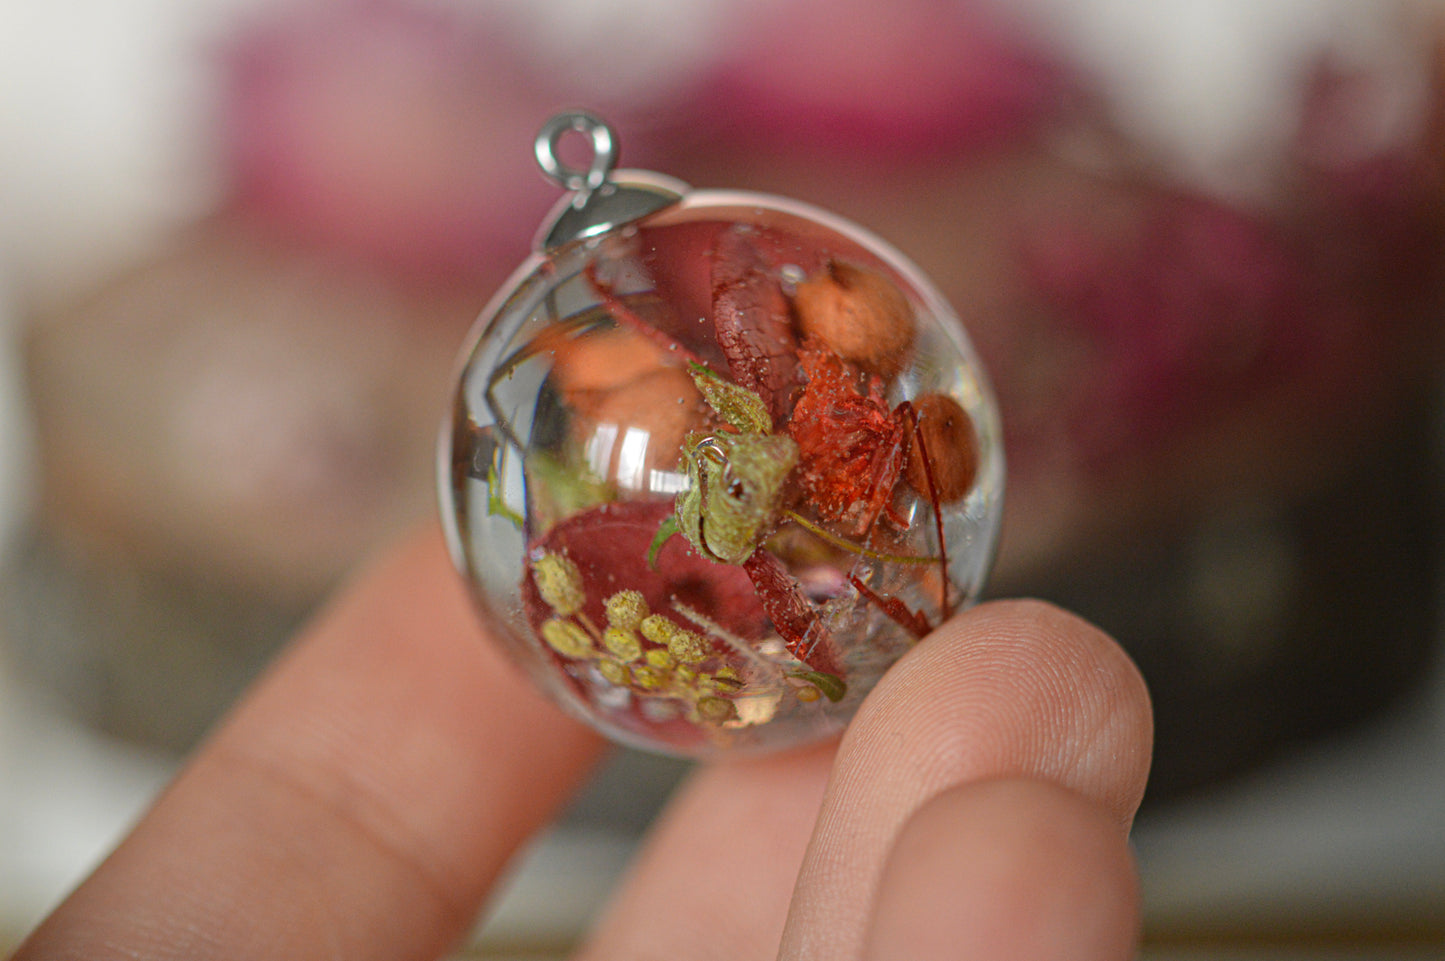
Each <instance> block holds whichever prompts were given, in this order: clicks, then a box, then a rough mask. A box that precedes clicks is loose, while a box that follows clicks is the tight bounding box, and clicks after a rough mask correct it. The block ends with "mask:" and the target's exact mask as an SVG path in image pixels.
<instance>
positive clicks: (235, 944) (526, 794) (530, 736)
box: [16, 531, 600, 961]
mask: <svg viewBox="0 0 1445 961" xmlns="http://www.w3.org/2000/svg"><path fill="white" fill-rule="evenodd" d="M599 751H600V743H599V741H598V739H597V738H596V736H595V735H593V734H592V733H590V732H589V731H587V730H585V729H584V728H583V727H582V726H581V725H580V724H578V723H576V722H574V721H572V720H571V719H569V718H566V717H564V716H563V715H562V714H561V713H560V712H559V711H557V710H556V709H555V708H554V707H552V706H551V705H550V704H548V703H546V702H544V701H543V699H542V698H541V696H540V695H538V694H536V693H534V691H533V689H532V686H531V685H529V684H526V683H524V682H523V681H522V680H521V679H520V677H519V676H518V674H517V672H516V671H515V669H514V668H513V667H512V666H511V665H510V664H508V663H506V662H505V656H504V655H503V654H502V653H501V652H500V651H499V650H497V649H496V648H495V646H494V645H491V644H488V643H487V642H486V640H485V639H484V638H483V637H482V636H481V633H480V630H479V628H478V626H477V624H476V621H475V618H474V616H473V612H472V610H471V608H470V604H469V601H468V598H467V597H466V594H465V592H464V590H463V588H462V586H461V583H460V580H459V578H457V577H456V575H455V574H454V572H453V571H452V570H451V565H450V563H449V561H448V559H447V557H446V552H445V549H444V547H443V544H442V539H441V536H440V534H439V533H438V532H435V531H431V532H428V533H426V534H425V535H423V536H420V537H417V538H415V539H414V540H412V541H411V542H409V543H408V544H407V545H405V546H404V548H403V549H401V550H399V551H398V552H396V553H395V554H394V555H392V556H390V557H389V558H388V559H386V560H385V561H384V562H383V563H382V564H380V565H379V566H378V567H377V568H375V569H374V570H373V571H371V572H370V573H369V574H368V575H367V576H365V577H363V578H362V579H361V581H360V582H359V583H358V585H357V586H356V587H355V588H354V589H352V590H351V591H350V592H348V593H347V594H345V595H344V596H343V597H342V598H341V599H340V600H339V601H338V602H337V603H336V604H335V605H334V606H333V607H332V608H331V609H330V610H329V611H327V612H326V613H325V614H324V615H323V616H322V617H321V618H320V619H319V620H318V622H317V623H316V624H315V626H314V627H313V628H311V629H310V630H309V631H307V632H306V633H305V634H303V636H302V637H301V638H300V639H299V641H298V643H297V644H296V645H295V647H294V648H293V649H292V650H291V651H290V652H289V654H288V655H287V656H285V657H284V658H283V659H282V660H281V661H280V662H279V663H278V664H277V665H276V667H275V668H273V670H272V671H271V672H270V674H269V675H268V676H267V677H266V678H264V679H263V680H262V682H261V683H260V684H258V685H257V687H256V688H255V689H254V690H253V692H252V693H251V694H250V695H249V696H248V697H247V698H246V699H245V700H244V701H243V702H242V703H241V704H240V705H239V707H238V708H237V709H236V711H235V712H234V713H233V715H232V716H231V718H230V719H229V720H228V721H226V722H225V723H224V724H223V726H222V727H221V728H220V729H219V730H218V731H217V732H216V733H215V735H214V736H213V737H212V738H211V739H210V741H209V742H208V743H207V744H206V745H205V746H204V747H203V748H202V749H201V751H200V752H199V753H198V754H197V756H196V757H195V758H194V759H193V760H192V761H191V763H190V764H188V765H187V768H186V770H185V771H184V772H183V773H182V774H181V776H180V777H179V778H178V779H177V780H176V782H175V783H174V784H172V785H171V787H170V788H169V789H168V790H167V791H166V792H165V793H164V794H163V795H162V796H161V798H160V799H159V800H158V801H157V803H156V804H155V806H154V807H153V808H152V810H151V811H150V812H149V813H148V814H147V815H146V816H145V818H144V819H143V820H142V821H141V823H140V824H139V825H138V826H137V827H136V829H135V830H134V832H133V833H132V834H131V835H130V837H128V838H127V839H126V840H125V841H124V842H123V843H122V845H121V846H120V847H119V848H118V849H117V850H116V852H115V853H114V854H112V855H111V857H109V858H108V859H107V860H106V861H105V862H104V863H103V864H102V865H101V866H100V868H98V869H97V871H96V872H95V874H94V875H92V876H91V878H90V879H89V880H87V881H86V882H85V883H84V884H83V885H81V887H80V888H79V889H78V890H77V891H76V892H75V893H74V894H73V895H72V896H71V897H70V898H69V899H67V901H66V902H65V903H64V904H63V905H62V906H61V907H60V908H59V909H58V910H57V911H56V912H55V914H53V915H52V916H51V917H50V918H49V919H48V920H47V921H46V922H44V923H43V924H42V925H41V926H40V927H39V928H38V929H37V930H36V931H35V933H34V934H33V935H32V936H31V938H30V939H29V940H28V941H27V942H26V943H25V945H23V946H22V947H21V949H20V952H19V953H18V954H17V955H16V958H17V959H24V961H33V959H39V958H51V957H85V958H95V959H104V958H133V957H149V958H159V959H165V958H187V959H208V958H240V957H315V956H324V957H346V958H392V959H394V958H408V957H434V956H436V955H437V954H439V953H441V952H442V951H444V950H445V949H446V948H447V947H448V946H450V945H451V944H452V943H453V942H454V941H455V940H456V939H457V938H459V937H460V936H461V935H462V934H463V933H464V932H465V930H466V929H467V927H468V926H469V924H470V923H471V921H472V919H473V916H474V915H475V913H476V910H477V908H478V906H479V904H480V903H481V900H482V898H483V897H484V895H485V893H486V891H487V890H488V889H489V887H490V886H491V884H492V882H493V881H494V880H495V879H496V876H497V874H498V873H499V872H500V871H501V870H502V868H503V867H504V866H505V864H506V862H507V860H508V859H509V858H510V856H511V855H512V853H513V852H514V851H515V849H516V847H517V846H518V845H520V844H521V843H523V842H524V841H525V840H526V838H527V836H528V835H529V834H531V833H532V832H533V831H534V830H536V829H537V828H538V827H539V826H540V825H542V824H543V823H545V822H546V821H547V820H548V819H549V818H550V817H551V816H552V814H553V813H554V812H555V811H556V809H557V807H558V806H559V805H560V803H561V802H562V801H563V800H564V799H565V798H566V797H567V796H568V795H569V794H570V793H571V791H572V790H573V789H574V788H575V787H576V785H577V784H578V783H579V782H580V781H581V779H582V778H583V777H584V776H585V774H586V773H587V771H588V770H589V768H590V767H591V762H592V761H593V760H594V759H595V757H596V756H597V754H598V752H599Z"/></svg>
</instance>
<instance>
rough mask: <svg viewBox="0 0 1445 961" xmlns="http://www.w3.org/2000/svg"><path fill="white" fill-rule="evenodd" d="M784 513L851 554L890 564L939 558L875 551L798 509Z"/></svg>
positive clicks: (921, 562) (917, 562) (786, 510)
mask: <svg viewBox="0 0 1445 961" xmlns="http://www.w3.org/2000/svg"><path fill="white" fill-rule="evenodd" d="M783 514H784V515H785V516H786V517H787V518H788V519H789V520H791V521H793V522H794V523H796V524H797V525H798V526H800V527H802V528H803V529H804V530H807V531H809V532H811V533H813V534H816V535H818V536H819V537H821V538H822V539H823V540H825V541H827V542H828V543H829V544H832V545H833V546H834V547H841V548H842V549H843V550H845V551H848V552H849V553H851V554H860V555H862V556H863V557H866V558H868V559H869V560H874V561H884V562H886V563H889V564H933V563H935V562H937V560H938V558H937V557H934V556H932V555H927V556H922V557H920V556H917V555H913V554H885V553H883V552H882V551H875V550H873V549H872V548H871V547H864V546H863V545H862V544H855V543H853V542H852V541H850V540H848V539H847V538H845V537H839V536H838V535H837V534H834V533H833V532H832V531H830V530H828V529H827V528H825V527H821V526H819V525H817V524H814V523H813V522H812V521H810V520H808V519H807V518H806V517H804V516H803V515H801V514H799V513H798V512H797V511H794V510H789V509H786V508H785V509H784V510H783Z"/></svg>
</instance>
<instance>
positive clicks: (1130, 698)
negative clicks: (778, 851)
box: [781, 602, 1152, 961]
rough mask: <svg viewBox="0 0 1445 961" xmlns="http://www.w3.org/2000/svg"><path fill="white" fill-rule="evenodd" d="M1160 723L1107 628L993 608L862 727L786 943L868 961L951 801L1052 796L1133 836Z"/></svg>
mask: <svg viewBox="0 0 1445 961" xmlns="http://www.w3.org/2000/svg"><path fill="white" fill-rule="evenodd" d="M1151 741H1152V721H1151V716H1150V710H1149V700H1148V694H1147V691H1146V689H1145V687H1144V683H1143V680H1142V679H1141V678H1140V676H1139V674H1138V671H1137V670H1136V669H1135V668H1134V666H1133V664H1132V662H1131V661H1130V660H1129V659H1128V657H1127V656H1126V655H1125V654H1124V653H1123V651H1122V650H1120V649H1119V647H1118V646H1117V645H1116V644H1115V643H1114V642H1113V641H1112V640H1110V639H1109V638H1108V637H1107V636H1106V635H1104V634H1103V633H1102V632H1100V631H1099V630H1097V629H1096V628H1094V627H1092V626H1090V625H1088V624H1086V623H1084V622H1083V621H1081V620H1079V619H1078V618H1075V617H1073V616H1071V615H1069V614H1066V613H1065V612H1063V611H1060V610H1058V609H1057V608H1054V607H1050V606H1048V605H1045V604H1040V603H1037V602H1002V603H992V604H987V605H983V606H980V607H978V608H975V609H973V610H972V611H969V612H967V613H966V614H964V615H963V616H961V617H958V618H955V619H954V620H953V621H951V622H949V623H948V624H946V625H944V626H943V627H942V628H940V629H939V630H938V631H937V632H935V634H934V635H932V636H931V637H929V638H928V639H926V640H925V641H924V642H923V643H922V644H920V645H919V646H918V647H917V648H915V649H914V650H913V651H912V652H910V653H909V655H908V656H907V657H905V658H903V659H902V660H901V661H900V662H899V663H898V664H897V665H895V666H894V668H893V669H892V670H891V671H890V672H889V673H888V674H887V675H886V676H885V677H884V679H883V681H882V682H881V683H880V684H879V686H878V688H877V689H875V690H874V692H873V694H872V695H871V696H870V697H869V698H868V700H867V701H866V702H865V703H864V705H863V707H862V709H861V710H860V711H859V714H858V716H857V717H856V718H855V719H854V721H853V723H852V725H850V727H849V729H848V732H847V734H846V736H845V737H844V739H843V742H842V745H841V746H840V748H839V753H838V757H837V760H836V761H835V763H834V767H833V772H832V777H831V779H830V782H829V785H828V790H827V794H826V795H825V798H824V801H823V805H822V809H821V811H820V813H819V820H818V826H817V830H816V831H815V833H814V835H813V838H812V840H811V842H810V844H809V846H808V850H807V853H806V854H805V856H804V858H803V863H802V866H801V869H800V871H799V875H798V885H797V889H796V891H795V893H794V897H793V905H792V910H791V913H790V915H789V917H788V921H787V925H786V927H785V930H784V936H783V950H782V955H781V956H782V957H784V958H788V959H814V958H827V959H830V961H833V959H837V958H854V957H858V956H859V953H860V951H861V950H862V944H863V938H864V935H865V932H866V926H867V919H868V918H869V916H870V914H871V911H872V907H873V900H874V895H875V892H876V891H877V888H878V883H879V878H880V876H881V874H882V871H883V867H884V864H885V862H886V859H887V857H888V854H889V852H890V851H891V850H892V848H893V846H894V843H895V841H896V839H897V837H898V832H899V831H900V829H901V828H902V826H903V825H904V824H905V823H906V822H907V821H908V819H909V818H910V817H912V816H913V815H914V813H915V812H917V811H918V810H919V809H921V808H922V807H923V805H924V804H926V803H927V802H928V801H929V800H930V799H932V798H933V797H935V796H937V795H938V794H940V793H941V792H942V791H944V790H947V789H949V788H951V787H955V786H959V785H964V784H969V783H976V782H982V781H988V780H995V779H998V778H1016V777H1022V778H1029V779H1035V780H1040V781H1045V782H1052V783H1054V784H1058V785H1060V786H1062V787H1065V788H1067V789H1069V790H1070V791H1073V792H1075V793H1076V794H1079V795H1081V796H1083V797H1084V798H1086V799H1089V800H1090V801H1091V802H1093V803H1095V804H1097V805H1098V806H1099V807H1100V809H1101V810H1103V811H1105V812H1107V814H1108V816H1109V817H1111V818H1112V819H1113V821H1114V823H1115V825H1116V830H1117V832H1118V834H1119V836H1120V837H1121V838H1122V837H1124V836H1125V834H1126V832H1127V830H1128V826H1129V824H1130V822H1131V820H1132V817H1133V814H1134V811H1135V810H1136V808H1137V806H1138V803H1139V800H1140V798H1141V796H1142V794H1143V789H1144V782H1145V779H1146V777H1147V774H1148V767H1149V756H1150V746H1151Z"/></svg>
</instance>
